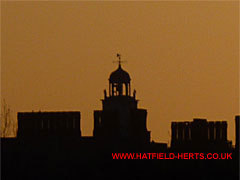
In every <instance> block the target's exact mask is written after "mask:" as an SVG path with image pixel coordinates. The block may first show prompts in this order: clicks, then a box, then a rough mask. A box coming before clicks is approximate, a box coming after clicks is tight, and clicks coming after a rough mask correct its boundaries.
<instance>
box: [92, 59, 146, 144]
mask: <svg viewBox="0 0 240 180" xmlns="http://www.w3.org/2000/svg"><path fill="white" fill-rule="evenodd" d="M130 81H131V79H130V76H129V74H128V73H127V72H126V71H124V70H123V69H122V67H121V61H119V66H118V69H117V70H116V71H114V72H112V73H111V75H110V78H109V92H108V95H107V91H106V90H104V99H103V100H102V110H99V111H94V130H93V136H94V138H95V139H96V140H97V141H101V142H103V141H105V142H108V143H111V142H118V143H119V142H123V143H124V142H128V143H137V144H138V143H143V144H144V143H149V142H150V132H149V131H148V130H147V127H146V123H147V122H146V121H147V110H146V109H139V108H138V107H137V105H138V100H137V99H136V91H135V90H134V91H133V94H131V84H130Z"/></svg>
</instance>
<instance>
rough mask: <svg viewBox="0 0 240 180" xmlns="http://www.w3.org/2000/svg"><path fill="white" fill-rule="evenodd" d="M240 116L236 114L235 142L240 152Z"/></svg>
mask: <svg viewBox="0 0 240 180" xmlns="http://www.w3.org/2000/svg"><path fill="white" fill-rule="evenodd" d="M239 121H240V116H236V117H235V126H236V131H235V132H236V142H235V147H236V150H237V152H239V137H240V133H239V129H240V124H239Z"/></svg>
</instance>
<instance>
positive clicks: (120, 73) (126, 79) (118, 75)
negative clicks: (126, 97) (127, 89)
mask: <svg viewBox="0 0 240 180" xmlns="http://www.w3.org/2000/svg"><path fill="white" fill-rule="evenodd" d="M130 80H131V79H130V76H129V74H128V73H127V72H126V71H124V70H123V69H122V67H121V64H119V66H118V69H117V70H116V71H113V72H112V73H111V75H110V78H109V81H110V83H130Z"/></svg>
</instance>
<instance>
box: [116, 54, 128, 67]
mask: <svg viewBox="0 0 240 180" xmlns="http://www.w3.org/2000/svg"><path fill="white" fill-rule="evenodd" d="M117 58H118V61H113V62H118V67H119V68H121V63H123V62H126V61H122V60H121V54H119V53H117Z"/></svg>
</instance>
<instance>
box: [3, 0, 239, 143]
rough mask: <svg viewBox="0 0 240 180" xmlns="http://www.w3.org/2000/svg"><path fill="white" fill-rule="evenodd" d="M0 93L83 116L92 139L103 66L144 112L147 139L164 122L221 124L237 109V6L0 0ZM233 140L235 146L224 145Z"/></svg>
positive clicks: (162, 134)
mask: <svg viewBox="0 0 240 180" xmlns="http://www.w3.org/2000/svg"><path fill="white" fill-rule="evenodd" d="M1 8H2V9H1V25H2V27H1V40H2V41H1V43H2V44H1V55H2V56H1V99H3V98H5V99H6V101H7V103H8V104H9V105H10V106H11V107H12V109H13V111H14V112H15V113H16V112H18V111H32V110H34V111H39V110H41V111H45V110H46V111H51V110H58V111H68V110H69V111H70V110H79V111H81V113H82V119H81V126H82V127H81V129H82V133H83V135H92V129H93V110H96V109H101V101H100V99H101V98H103V90H104V89H105V88H106V89H108V78H109V75H110V73H111V72H112V71H113V70H115V69H116V68H117V65H116V64H114V63H112V61H114V60H117V59H116V53H121V54H122V58H123V60H126V61H128V62H127V63H125V64H123V69H125V70H127V71H128V72H129V74H130V76H131V79H132V87H133V88H134V89H136V90H137V98H138V99H140V101H139V107H140V108H146V109H147V110H148V123H147V127H148V130H150V131H151V134H152V139H153V140H155V141H161V142H169V141H170V127H171V121H180V120H181V121H182V120H190V121H191V120H192V119H193V118H194V117H202V118H207V119H208V120H227V121H228V127H229V128H228V130H229V133H228V138H229V139H230V140H233V141H235V137H234V133H235V129H234V128H235V126H234V116H235V115H237V114H239V3H238V2H237V1H236V2H204V1H202V2H184V1H182V2H66V1H65V2H64V1H63V2H8V3H7V2H2V3H1ZM233 143H234V142H233Z"/></svg>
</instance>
